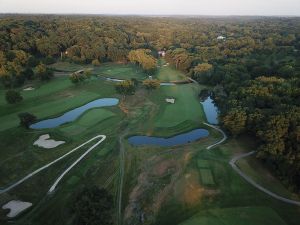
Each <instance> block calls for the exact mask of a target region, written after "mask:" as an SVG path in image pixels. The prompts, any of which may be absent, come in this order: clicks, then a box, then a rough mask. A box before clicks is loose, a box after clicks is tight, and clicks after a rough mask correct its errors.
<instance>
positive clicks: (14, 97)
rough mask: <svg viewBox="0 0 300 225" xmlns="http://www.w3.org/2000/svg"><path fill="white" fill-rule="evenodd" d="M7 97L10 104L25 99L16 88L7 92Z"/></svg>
mask: <svg viewBox="0 0 300 225" xmlns="http://www.w3.org/2000/svg"><path fill="white" fill-rule="evenodd" d="M5 99H6V101H7V103H8V104H15V103H17V102H20V101H22V100H23V97H22V96H21V94H20V93H19V92H17V91H14V90H8V91H7V92H6V94H5Z"/></svg>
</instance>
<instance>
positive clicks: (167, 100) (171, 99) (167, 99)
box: [166, 98, 175, 104]
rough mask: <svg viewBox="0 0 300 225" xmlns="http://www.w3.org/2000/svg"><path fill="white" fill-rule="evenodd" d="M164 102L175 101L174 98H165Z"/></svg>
mask: <svg viewBox="0 0 300 225" xmlns="http://www.w3.org/2000/svg"><path fill="white" fill-rule="evenodd" d="M166 102H167V103H171V104H174V103H175V99H174V98H166Z"/></svg>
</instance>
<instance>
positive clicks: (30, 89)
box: [23, 87, 34, 91]
mask: <svg viewBox="0 0 300 225" xmlns="http://www.w3.org/2000/svg"><path fill="white" fill-rule="evenodd" d="M33 90H34V88H33V87H28V88H24V89H23V91H33Z"/></svg>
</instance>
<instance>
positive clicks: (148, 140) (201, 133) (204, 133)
mask: <svg viewBox="0 0 300 225" xmlns="http://www.w3.org/2000/svg"><path fill="white" fill-rule="evenodd" d="M208 135H209V132H208V130H205V129H196V130H192V131H189V132H187V133H183V134H179V135H176V136H173V137H170V138H162V137H150V136H133V137H130V138H128V142H129V143H130V144H131V145H134V146H143V145H154V146H160V147H171V146H176V145H183V144H187V143H190V142H193V141H197V140H199V139H201V138H205V137H208Z"/></svg>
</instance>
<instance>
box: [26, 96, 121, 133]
mask: <svg viewBox="0 0 300 225" xmlns="http://www.w3.org/2000/svg"><path fill="white" fill-rule="evenodd" d="M118 103H119V99H117V98H101V99H97V100H95V101H92V102H89V103H87V104H85V105H83V106H80V107H78V108H75V109H73V110H71V111H69V112H66V113H65V114H63V115H61V116H59V117H56V118H52V119H47V120H42V121H40V122H37V123H34V124H32V125H31V126H30V128H32V129H46V128H54V127H58V126H60V125H62V124H65V123H68V122H72V121H74V120H76V119H77V118H78V117H79V116H80V115H82V114H83V113H84V112H86V111H87V110H89V109H93V108H100V107H104V106H113V105H117V104H118Z"/></svg>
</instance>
